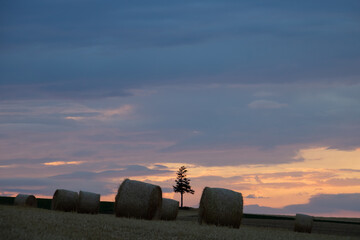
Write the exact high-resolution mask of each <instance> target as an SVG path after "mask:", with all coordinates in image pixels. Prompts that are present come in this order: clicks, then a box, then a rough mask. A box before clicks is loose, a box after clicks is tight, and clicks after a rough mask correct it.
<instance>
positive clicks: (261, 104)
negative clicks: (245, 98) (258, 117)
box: [248, 100, 288, 109]
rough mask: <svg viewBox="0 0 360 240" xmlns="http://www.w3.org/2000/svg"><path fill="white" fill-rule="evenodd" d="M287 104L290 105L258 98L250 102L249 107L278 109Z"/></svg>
mask: <svg viewBox="0 0 360 240" xmlns="http://www.w3.org/2000/svg"><path fill="white" fill-rule="evenodd" d="M287 106H288V105H287V104H285V103H278V102H276V101H270V100H256V101H253V102H251V103H249V104H248V107H249V108H252V109H278V108H284V107H287Z"/></svg>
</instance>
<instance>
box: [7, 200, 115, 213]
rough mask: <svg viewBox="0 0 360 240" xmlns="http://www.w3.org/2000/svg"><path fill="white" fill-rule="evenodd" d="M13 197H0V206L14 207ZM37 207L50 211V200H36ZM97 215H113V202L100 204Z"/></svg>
mask: <svg viewBox="0 0 360 240" xmlns="http://www.w3.org/2000/svg"><path fill="white" fill-rule="evenodd" d="M14 200H15V197H0V204H2V205H14ZM36 200H37V207H38V208H43V209H49V210H50V209H51V199H49V198H36ZM99 213H103V214H113V213H114V202H105V201H103V202H100V209H99Z"/></svg>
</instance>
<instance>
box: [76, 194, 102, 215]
mask: <svg viewBox="0 0 360 240" xmlns="http://www.w3.org/2000/svg"><path fill="white" fill-rule="evenodd" d="M99 208H100V194H97V193H92V192H84V191H80V192H79V201H78V208H77V211H78V213H91V214H97V213H99Z"/></svg>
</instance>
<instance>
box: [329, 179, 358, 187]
mask: <svg viewBox="0 0 360 240" xmlns="http://www.w3.org/2000/svg"><path fill="white" fill-rule="evenodd" d="M325 183H326V184H330V185H332V186H360V178H332V179H329V180H327V181H326V182H325Z"/></svg>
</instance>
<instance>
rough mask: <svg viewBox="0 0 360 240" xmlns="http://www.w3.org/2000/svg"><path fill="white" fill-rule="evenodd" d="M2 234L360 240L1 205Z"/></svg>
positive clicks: (186, 216)
mask: <svg viewBox="0 0 360 240" xmlns="http://www.w3.org/2000/svg"><path fill="white" fill-rule="evenodd" d="M354 226H355V227H359V226H358V225H354ZM0 234H1V239H247V240H252V239H299V240H300V239H305V240H306V239H324V240H325V239H326V240H332V239H349V240H352V239H359V238H358V237H356V236H339V235H325V234H317V233H313V234H305V233H295V232H293V231H292V230H290V229H287V228H275V227H255V226H251V225H249V224H246V219H244V224H242V226H241V227H240V229H231V228H227V227H216V226H206V225H199V224H198V223H197V222H196V211H180V213H179V217H178V220H176V221H170V222H167V221H146V220H137V219H126V218H116V217H115V216H114V215H110V214H98V215H87V214H77V213H65V212H58V211H50V210H45V209H37V208H24V207H16V206H0Z"/></svg>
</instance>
